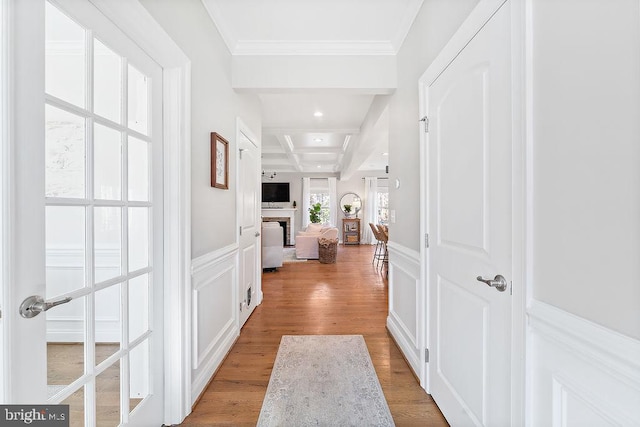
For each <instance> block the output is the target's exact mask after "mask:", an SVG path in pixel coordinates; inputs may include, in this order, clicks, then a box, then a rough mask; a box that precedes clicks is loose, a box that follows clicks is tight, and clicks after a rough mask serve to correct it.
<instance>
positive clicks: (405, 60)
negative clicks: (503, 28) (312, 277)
mask: <svg viewBox="0 0 640 427" xmlns="http://www.w3.org/2000/svg"><path fill="white" fill-rule="evenodd" d="M477 2H478V0H455V1H451V0H425V1H424V3H423V5H422V8H421V9H420V12H419V13H418V16H417V17H416V20H415V21H414V23H413V25H412V27H411V30H410V31H409V34H408V35H407V38H406V39H405V41H404V43H403V44H402V48H401V49H400V52H399V53H398V57H397V61H398V87H397V89H396V91H395V93H394V94H393V95H392V96H391V97H390V100H389V113H390V120H389V178H390V182H391V183H393V182H395V179H396V178H399V179H400V188H399V189H395V187H394V186H393V185H391V186H390V188H389V204H390V209H393V210H395V211H396V222H395V223H392V224H390V225H389V238H390V239H391V240H392V241H393V242H394V243H397V244H400V245H402V246H405V247H407V248H410V249H412V250H415V251H417V250H419V242H420V236H419V235H418V234H419V233H416V230H419V229H420V210H419V209H418V205H419V200H420V180H419V177H420V156H419V144H420V134H419V129H420V127H419V125H420V123H419V122H418V119H419V110H418V79H419V78H420V76H421V75H422V73H424V71H425V70H426V69H427V67H428V66H429V64H430V63H431V61H433V59H434V58H435V56H436V55H437V54H438V53H439V52H440V50H441V49H442V47H444V45H445V44H446V42H447V41H449V38H451V36H452V35H453V34H454V33H455V31H456V30H457V29H458V27H459V26H460V24H461V23H462V21H464V19H465V18H466V17H467V16H468V15H469V13H470V12H471V10H472V9H473V7H474V6H475V5H476V3H477ZM407 207H411V208H407Z"/></svg>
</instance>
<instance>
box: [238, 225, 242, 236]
mask: <svg viewBox="0 0 640 427" xmlns="http://www.w3.org/2000/svg"><path fill="white" fill-rule="evenodd" d="M238 230H240V235H241V236H242V226H240V227H238Z"/></svg>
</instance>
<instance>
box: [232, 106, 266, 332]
mask: <svg viewBox="0 0 640 427" xmlns="http://www.w3.org/2000/svg"><path fill="white" fill-rule="evenodd" d="M242 135H244V136H245V137H246V138H247V139H248V140H249V141H251V143H252V144H253V145H255V146H256V148H257V149H258V150H260V147H261V143H260V139H258V137H256V135H255V134H254V133H253V131H252V130H251V128H250V127H249V126H247V124H246V123H245V122H244V121H243V120H242V119H241V118H240V117H236V147H238V146H239V144H240V142H239V141H240V138H241V136H242ZM235 157H236V165H240V150H239V149H236V153H235ZM259 171H260V169H258V170H256V180H257V183H258V186H257V187H256V188H260V182H261V180H260V173H259ZM235 180H236V183H237V182H240V167H236V177H235ZM260 202H261V198H260V200H258V201H257V205H256V206H257V212H256V215H257V217H256V218H255V220H256V227H257V229H258V231H261V230H260V225H261V219H260V213H261V212H262V211H261V210H260V205H261V203H260ZM241 210H242V205H241V204H240V197H239V195H238V194H236V224H235V229H236V230H238V229H239V228H240V223H239V221H240V218H241V214H242V212H241ZM261 243H262V236H260V238H259V239H258V242H257V243H256V266H255V267H256V269H255V271H254V274H255V286H256V302H255V305H254V306H253V307H254V309H255V308H256V307H258V306H259V305H260V304H262V297H263V294H262V245H261ZM236 247H238V248H239V247H240V235H239V234H238V233H236ZM236 262H237V265H236V267H237V269H238V270H239V266H240V258H239V256H238V258H237V261H236ZM238 277H240V275H239V276H238ZM235 286H236V289H235V291H234V292H235V295H240V289H239V288H240V279H238V280H236V282H235ZM238 307H239V304H236V309H237V308H238ZM236 322H237V326H238V333H240V329H241V328H242V325H240V313H239V312H238V315H237V316H236Z"/></svg>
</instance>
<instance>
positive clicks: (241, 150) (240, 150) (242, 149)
mask: <svg viewBox="0 0 640 427" xmlns="http://www.w3.org/2000/svg"><path fill="white" fill-rule="evenodd" d="M244 150H246V148H240V149H238V151H239V152H240V160H242V152H243V151H244Z"/></svg>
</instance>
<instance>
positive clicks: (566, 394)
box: [527, 301, 640, 427]
mask: <svg viewBox="0 0 640 427" xmlns="http://www.w3.org/2000/svg"><path fill="white" fill-rule="evenodd" d="M527 314H528V320H529V351H528V357H529V361H528V379H527V382H528V384H529V386H528V391H529V397H528V410H527V412H528V413H529V417H528V418H529V421H530V425H532V426H553V427H564V426H571V425H589V426H608V425H611V426H638V425H640V341H638V340H636V339H633V338H630V337H627V336H624V335H622V334H619V333H617V332H615V331H612V330H610V329H607V328H605V327H603V326H601V325H598V324H595V323H593V322H590V321H588V320H586V319H583V318H581V317H578V316H575V315H573V314H571V313H568V312H566V311H564V310H561V309H559V308H557V307H554V306H551V305H549V304H545V303H543V302H540V301H534V302H533V303H532V304H531V307H530V308H529V310H527Z"/></svg>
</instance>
